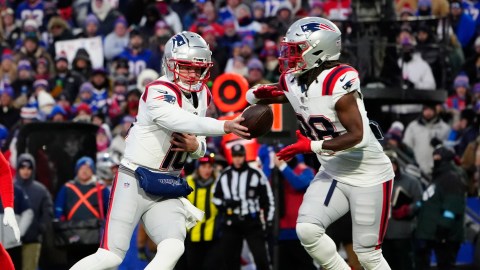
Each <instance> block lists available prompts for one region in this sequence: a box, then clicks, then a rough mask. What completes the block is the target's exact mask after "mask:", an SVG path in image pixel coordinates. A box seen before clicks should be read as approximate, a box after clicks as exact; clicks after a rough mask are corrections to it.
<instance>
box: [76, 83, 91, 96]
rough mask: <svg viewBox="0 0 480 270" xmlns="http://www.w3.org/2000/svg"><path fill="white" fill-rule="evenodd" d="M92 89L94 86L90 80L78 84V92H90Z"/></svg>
mask: <svg viewBox="0 0 480 270" xmlns="http://www.w3.org/2000/svg"><path fill="white" fill-rule="evenodd" d="M94 89H95V87H93V84H92V83H90V82H84V83H82V85H81V86H80V91H79V93H83V92H90V94H92V93H93V90H94Z"/></svg>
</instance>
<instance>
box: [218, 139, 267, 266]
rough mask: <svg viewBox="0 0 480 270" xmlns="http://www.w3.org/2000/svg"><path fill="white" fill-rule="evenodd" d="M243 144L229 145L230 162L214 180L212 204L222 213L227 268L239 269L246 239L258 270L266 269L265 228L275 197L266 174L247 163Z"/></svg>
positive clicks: (223, 248)
mask: <svg viewBox="0 0 480 270" xmlns="http://www.w3.org/2000/svg"><path fill="white" fill-rule="evenodd" d="M245 155H246V153H245V147H244V146H243V145H241V144H236V145H234V146H233V147H232V165H231V166H230V167H227V168H226V169H225V170H224V171H223V172H222V173H221V175H220V177H219V178H218V180H217V183H216V186H215V192H214V195H213V196H214V199H213V203H214V204H215V205H216V206H217V208H218V209H219V212H220V213H221V214H222V215H223V230H222V231H223V233H222V237H221V240H220V241H221V247H222V250H223V255H224V256H223V257H224V259H225V263H226V266H227V269H228V270H239V269H240V257H241V252H242V244H243V240H244V239H245V240H246V241H247V243H248V247H249V248H250V251H251V252H252V255H253V259H254V260H255V265H256V266H257V269H258V270H269V269H270V262H269V257H268V255H267V243H266V240H265V231H264V228H267V229H268V228H271V224H272V221H273V213H274V210H275V209H274V201H273V200H274V199H273V193H272V189H271V188H270V183H269V182H268V180H267V178H266V177H265V175H264V174H263V173H262V172H261V171H260V170H257V169H255V168H252V167H250V166H249V165H248V163H247V162H246V160H245Z"/></svg>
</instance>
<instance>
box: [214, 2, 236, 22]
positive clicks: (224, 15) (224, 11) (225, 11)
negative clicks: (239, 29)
mask: <svg viewBox="0 0 480 270" xmlns="http://www.w3.org/2000/svg"><path fill="white" fill-rule="evenodd" d="M241 2H242V1H241V0H227V1H226V3H225V6H224V7H222V8H220V10H219V11H218V16H219V19H220V22H223V21H226V20H233V21H235V20H236V17H235V9H236V8H237V7H238V5H240V3H241Z"/></svg>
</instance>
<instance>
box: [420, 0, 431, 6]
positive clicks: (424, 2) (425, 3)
mask: <svg viewBox="0 0 480 270" xmlns="http://www.w3.org/2000/svg"><path fill="white" fill-rule="evenodd" d="M431 6H432V0H418V7H431Z"/></svg>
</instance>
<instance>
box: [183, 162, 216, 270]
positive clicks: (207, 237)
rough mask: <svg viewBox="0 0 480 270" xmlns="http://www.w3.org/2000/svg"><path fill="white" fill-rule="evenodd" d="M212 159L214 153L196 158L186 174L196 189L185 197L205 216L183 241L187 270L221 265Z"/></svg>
mask: <svg viewBox="0 0 480 270" xmlns="http://www.w3.org/2000/svg"><path fill="white" fill-rule="evenodd" d="M214 163H215V160H214V157H213V156H210V155H206V156H204V157H202V158H199V159H198V161H197V166H196V167H197V168H196V170H195V172H194V173H193V174H192V175H189V176H187V178H186V179H187V181H188V185H189V186H191V187H192V188H194V190H195V192H192V193H190V194H189V195H188V196H187V198H188V200H190V202H191V203H192V204H193V205H195V206H196V207H197V208H198V209H200V210H202V211H204V212H205V213H206V215H205V219H204V220H202V221H201V222H199V223H197V225H195V227H193V228H192V229H190V230H189V231H188V234H187V238H186V241H185V257H186V264H187V267H186V269H187V270H197V269H198V270H209V269H223V268H222V265H221V264H220V262H222V260H221V256H223V252H222V250H220V246H219V241H218V240H219V239H218V237H219V236H220V227H219V225H220V222H219V220H217V219H218V217H217V214H218V210H217V207H216V206H215V205H214V204H213V202H212V199H213V193H214V191H215V180H216V179H217V174H216V172H215V170H214V169H213V165H214ZM207 213H208V214H207Z"/></svg>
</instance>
